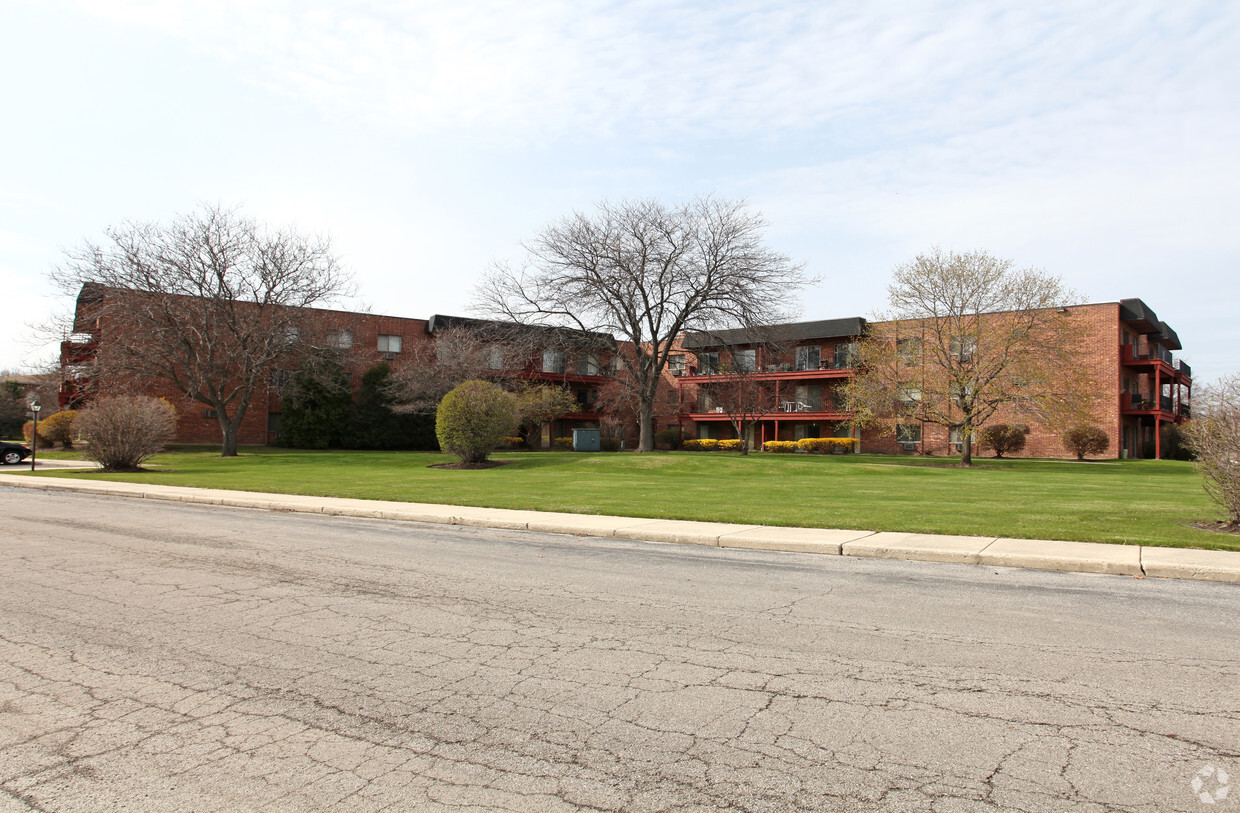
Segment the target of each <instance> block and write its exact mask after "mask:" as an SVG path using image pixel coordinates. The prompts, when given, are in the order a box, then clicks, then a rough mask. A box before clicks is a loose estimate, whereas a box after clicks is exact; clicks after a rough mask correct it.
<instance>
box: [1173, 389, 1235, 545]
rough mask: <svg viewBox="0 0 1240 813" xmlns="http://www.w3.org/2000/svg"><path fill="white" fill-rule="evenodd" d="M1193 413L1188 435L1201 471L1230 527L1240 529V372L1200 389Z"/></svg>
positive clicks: (1186, 431) (1186, 430)
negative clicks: (1223, 511)
mask: <svg viewBox="0 0 1240 813" xmlns="http://www.w3.org/2000/svg"><path fill="white" fill-rule="evenodd" d="M1193 412H1194V415H1193V419H1192V420H1191V421H1189V422H1188V424H1186V426H1185V434H1186V435H1187V436H1188V442H1189V445H1190V446H1191V447H1192V449H1193V451H1194V452H1195V453H1196V454H1197V471H1198V472H1200V473H1201V476H1202V477H1203V478H1204V479H1205V489H1206V492H1207V493H1208V494H1209V495H1210V496H1211V497H1213V498H1214V499H1215V500H1216V501H1217V502H1218V503H1219V505H1221V506H1223V510H1225V511H1226V512H1227V519H1228V527H1229V528H1230V529H1231V530H1236V529H1240V373H1232V374H1230V375H1225V376H1223V377H1222V378H1221V379H1220V380H1219V381H1218V383H1216V384H1214V385H1212V386H1207V387H1203V388H1201V389H1200V390H1198V392H1197V396H1196V398H1194V400H1193Z"/></svg>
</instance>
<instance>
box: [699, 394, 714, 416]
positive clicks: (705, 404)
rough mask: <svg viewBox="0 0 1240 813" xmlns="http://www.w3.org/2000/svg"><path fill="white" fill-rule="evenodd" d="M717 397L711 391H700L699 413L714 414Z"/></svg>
mask: <svg viewBox="0 0 1240 813" xmlns="http://www.w3.org/2000/svg"><path fill="white" fill-rule="evenodd" d="M714 411H715V396H714V395H713V394H712V393H711V391H710V390H698V412H714Z"/></svg>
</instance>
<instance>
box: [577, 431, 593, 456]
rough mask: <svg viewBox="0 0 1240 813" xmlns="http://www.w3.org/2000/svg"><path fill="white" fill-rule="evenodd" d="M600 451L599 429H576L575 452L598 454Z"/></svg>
mask: <svg viewBox="0 0 1240 813" xmlns="http://www.w3.org/2000/svg"><path fill="white" fill-rule="evenodd" d="M598 450H599V432H598V430H597V429H574V430H573V451H574V452H597V451H598Z"/></svg>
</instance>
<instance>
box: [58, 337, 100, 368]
mask: <svg viewBox="0 0 1240 813" xmlns="http://www.w3.org/2000/svg"><path fill="white" fill-rule="evenodd" d="M98 352H99V342H98V340H96V339H91V340H89V341H85V342H61V343H60V363H61V364H66V365H76V364H88V363H90V362H92V361H94V360H95V355H96V354H97V353H98Z"/></svg>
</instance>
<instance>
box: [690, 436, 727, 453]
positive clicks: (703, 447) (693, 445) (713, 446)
mask: <svg viewBox="0 0 1240 813" xmlns="http://www.w3.org/2000/svg"><path fill="white" fill-rule="evenodd" d="M680 448H682V449H684V450H685V451H686V452H714V451H717V450H718V449H719V441H717V440H715V439H714V438H697V439H692V440H686V441H685V442H684V443H683V444H681V446H680Z"/></svg>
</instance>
